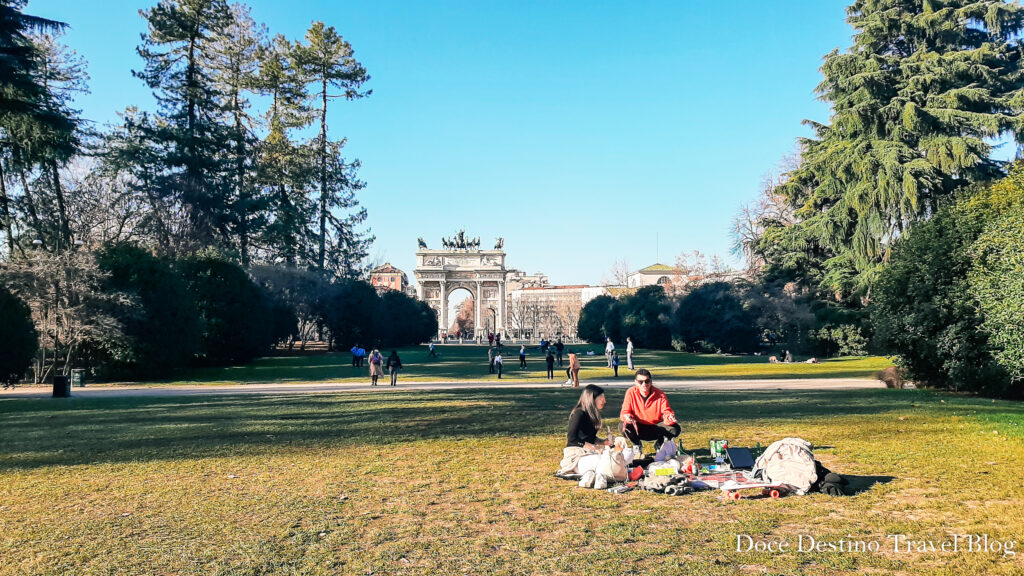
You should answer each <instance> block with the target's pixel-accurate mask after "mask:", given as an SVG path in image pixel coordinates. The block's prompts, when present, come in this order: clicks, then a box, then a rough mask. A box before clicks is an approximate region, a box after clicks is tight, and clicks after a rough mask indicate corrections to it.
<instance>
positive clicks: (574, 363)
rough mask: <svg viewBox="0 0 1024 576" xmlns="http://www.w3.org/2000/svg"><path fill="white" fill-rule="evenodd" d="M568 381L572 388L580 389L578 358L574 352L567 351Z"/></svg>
mask: <svg viewBox="0 0 1024 576" xmlns="http://www.w3.org/2000/svg"><path fill="white" fill-rule="evenodd" d="M569 379H570V380H572V387H573V388H579V387H580V357H579V356H577V355H576V353H575V352H573V351H571V350H570V351H569Z"/></svg>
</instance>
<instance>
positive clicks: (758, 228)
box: [731, 155, 800, 270]
mask: <svg viewBox="0 0 1024 576" xmlns="http://www.w3.org/2000/svg"><path fill="white" fill-rule="evenodd" d="M799 165H800V157H799V156H798V155H790V156H786V157H785V158H783V160H782V162H781V163H780V165H779V171H778V172H775V173H769V174H766V175H765V176H764V178H763V179H762V181H761V190H760V192H759V193H758V195H757V197H756V198H755V199H754V200H753V201H751V202H749V203H747V204H744V205H743V206H740V208H739V210H738V211H737V212H736V215H735V216H733V219H732V231H731V235H732V253H733V254H735V255H737V256H740V257H742V258H743V261H744V263H745V264H746V266H747V270H757V269H759V268H760V267H761V266H763V265H764V257H763V255H762V254H761V253H760V252H759V251H758V246H757V245H758V243H759V242H760V240H761V236H762V235H763V234H764V230H765V224H766V223H769V222H775V223H779V224H783V225H786V226H789V225H792V224H795V223H796V221H797V219H796V216H795V215H794V213H793V207H792V206H790V204H789V203H788V202H787V201H786V199H785V198H784V197H783V196H782V195H780V194H778V193H777V190H778V188H779V186H781V185H782V184H785V183H786V179H787V175H788V174H789V172H791V171H792V170H794V169H795V168H796V167H798V166H799Z"/></svg>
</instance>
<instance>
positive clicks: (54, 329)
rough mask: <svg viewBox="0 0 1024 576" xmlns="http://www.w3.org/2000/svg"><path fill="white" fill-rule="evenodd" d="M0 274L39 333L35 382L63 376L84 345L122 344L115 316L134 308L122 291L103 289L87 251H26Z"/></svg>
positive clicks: (108, 346)
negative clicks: (53, 376)
mask: <svg viewBox="0 0 1024 576" xmlns="http://www.w3.org/2000/svg"><path fill="white" fill-rule="evenodd" d="M0 277H2V278H3V280H4V282H5V283H6V284H7V285H8V286H9V287H10V288H11V289H12V291H13V292H14V293H15V294H17V295H18V296H19V297H20V298H21V299H22V300H24V301H25V303H26V304H28V306H29V308H30V309H31V311H32V320H33V322H34V323H35V325H36V330H37V331H38V333H39V357H38V358H37V359H36V362H35V365H34V370H33V371H34V374H35V382H36V383H39V382H43V381H45V380H46V379H47V378H49V377H50V376H51V375H53V374H62V375H67V374H68V372H69V370H70V369H71V368H72V367H73V366H74V364H75V358H76V355H77V354H78V352H79V351H80V350H81V349H82V347H83V346H87V345H93V346H97V347H100V346H102V347H103V348H105V349H108V350H109V349H117V348H118V347H119V346H120V345H121V344H123V343H124V339H125V338H126V337H125V336H124V332H123V330H122V326H121V324H120V322H119V321H118V320H117V317H118V316H124V315H127V314H126V310H129V311H130V309H131V308H133V302H132V301H131V299H129V298H128V297H127V296H126V295H125V294H120V293H111V292H108V291H105V290H103V288H102V284H103V281H104V280H105V279H106V273H104V272H103V271H102V270H100V268H99V266H98V265H97V263H96V259H95V258H94V257H93V256H92V254H91V253H90V252H88V251H86V250H81V249H72V250H66V251H63V252H60V253H56V254H51V253H49V252H45V251H42V250H34V251H31V252H29V254H28V258H24V259H20V258H19V259H15V260H11V261H8V262H6V263H4V265H3V267H2V268H0Z"/></svg>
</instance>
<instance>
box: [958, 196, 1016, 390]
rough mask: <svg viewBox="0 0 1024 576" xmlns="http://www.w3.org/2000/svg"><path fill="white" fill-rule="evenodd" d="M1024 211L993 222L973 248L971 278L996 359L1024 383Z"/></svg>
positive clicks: (1014, 381) (971, 289)
mask: <svg viewBox="0 0 1024 576" xmlns="http://www.w3.org/2000/svg"><path fill="white" fill-rule="evenodd" d="M1021 246H1024V213H1021V212H1016V213H1012V214H1008V215H1006V216H1003V217H1001V218H999V219H996V220H995V221H993V222H991V223H990V224H989V225H988V226H987V227H986V228H985V231H984V232H983V233H982V234H981V236H980V237H979V238H978V240H977V241H976V242H975V243H974V245H973V246H972V248H971V256H972V257H973V258H974V262H975V264H974V268H973V269H972V270H971V272H970V274H969V278H968V284H969V286H970V292H971V295H972V296H973V297H974V298H975V299H976V300H977V301H978V306H979V310H980V312H981V329H982V330H983V331H984V332H985V333H986V334H987V335H988V338H989V344H990V345H991V347H992V353H993V355H994V356H995V359H996V362H998V363H999V365H1000V366H1002V368H1003V369H1005V370H1006V372H1007V373H1008V374H1009V376H1010V379H1011V381H1012V382H1011V384H1010V386H1015V387H1017V388H1018V390H1017V393H1018V394H1019V393H1020V390H1019V388H1020V387H1021V384H1022V383H1024V324H1022V319H1024V254H1022V252H1021Z"/></svg>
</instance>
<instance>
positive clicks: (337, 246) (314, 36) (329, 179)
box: [297, 22, 373, 276]
mask: <svg viewBox="0 0 1024 576" xmlns="http://www.w3.org/2000/svg"><path fill="white" fill-rule="evenodd" d="M305 40H306V43H305V44H300V45H299V46H298V52H297V62H298V64H299V66H300V67H301V69H302V71H303V73H304V75H305V76H306V78H307V79H308V81H309V82H310V83H311V84H312V86H313V87H314V88H313V91H312V96H313V99H314V100H315V101H316V104H314V106H313V107H314V109H316V111H317V113H318V114H317V115H318V117H319V118H318V119H319V124H320V126H319V128H320V133H319V136H318V137H317V142H316V167H317V170H318V172H319V173H318V180H319V182H318V183H319V199H318V204H317V218H318V228H317V230H316V234H317V254H316V267H317V269H318V270H321V271H324V270H331V271H333V272H335V273H337V274H339V275H342V276H348V275H352V274H353V273H354V272H355V270H356V267H357V265H358V263H359V262H360V261H361V260H362V259H363V258H364V257H365V256H366V253H367V250H368V248H369V244H370V242H372V240H373V238H372V237H369V238H368V237H366V236H364V235H363V234H361V233H360V232H358V231H357V230H356V227H357V226H358V225H359V224H361V223H362V222H363V221H365V219H366V210H365V209H360V210H357V211H355V212H350V213H349V214H348V215H346V216H339V215H338V213H337V211H338V210H343V211H351V210H354V209H355V208H356V207H357V206H358V204H359V203H358V201H357V200H356V198H355V192H356V191H358V190H359V189H361V188H362V187H363V183H362V182H360V181H359V180H358V179H357V178H356V177H355V173H356V171H357V170H358V168H359V163H358V162H351V163H348V162H345V161H344V159H343V158H342V157H341V149H342V148H343V147H344V145H345V140H344V139H342V140H340V141H330V140H329V139H328V138H327V110H328V103H329V102H330V101H331V100H332V99H334V98H339V97H343V98H345V99H347V100H354V99H357V98H362V97H364V96H368V95H369V94H370V91H362V90H361V88H362V85H363V84H364V83H365V82H367V81H368V80H369V79H370V77H369V76H368V75H367V73H366V69H365V68H363V66H362V64H360V63H359V62H358V61H357V60H356V59H355V57H354V55H353V54H354V53H353V51H352V46H351V45H349V43H348V42H346V41H345V39H344V38H342V37H341V36H340V35H339V34H338V33H337V31H336V30H335V29H334V27H333V26H325V25H324V23H323V22H314V23H313V25H312V26H311V27H310V28H309V30H307V31H306V38H305ZM333 91H337V92H336V93H332V92H333Z"/></svg>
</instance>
